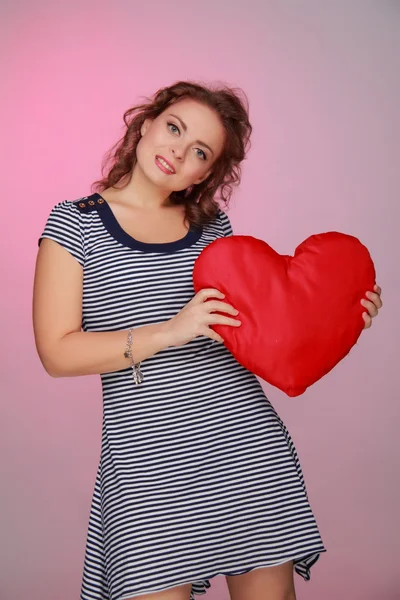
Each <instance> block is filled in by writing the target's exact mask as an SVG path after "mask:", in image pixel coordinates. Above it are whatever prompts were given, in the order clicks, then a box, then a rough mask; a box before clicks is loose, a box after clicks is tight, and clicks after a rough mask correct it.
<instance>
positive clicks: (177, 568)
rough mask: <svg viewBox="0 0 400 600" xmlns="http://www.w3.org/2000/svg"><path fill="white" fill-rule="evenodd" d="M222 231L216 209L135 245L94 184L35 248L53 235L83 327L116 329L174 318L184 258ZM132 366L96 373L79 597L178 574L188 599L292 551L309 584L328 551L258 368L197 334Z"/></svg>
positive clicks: (149, 585) (51, 220) (107, 599)
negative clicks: (205, 220) (176, 232)
mask: <svg viewBox="0 0 400 600" xmlns="http://www.w3.org/2000/svg"><path fill="white" fill-rule="evenodd" d="M227 235H232V229H231V224H230V221H229V219H228V216H227V214H226V213H225V212H224V211H222V210H219V212H218V215H217V217H216V218H215V219H214V220H213V221H212V222H211V223H209V224H208V225H206V226H204V227H202V228H196V227H193V226H192V227H191V228H190V230H189V231H188V233H187V235H186V236H185V237H184V238H182V239H180V240H178V241H176V242H170V243H163V244H149V243H143V242H139V241H137V240H135V239H134V238H133V237H131V236H130V235H129V234H128V233H127V232H126V231H124V230H123V229H122V228H121V226H120V225H119V223H118V221H117V219H116V218H115V216H114V213H113V211H112V210H111V207H110V205H109V204H108V203H107V202H106V200H105V199H104V198H102V196H101V195H99V194H92V195H91V196H87V197H83V198H79V199H78V200H74V201H70V200H64V201H62V202H59V203H58V204H56V205H55V206H54V207H53V208H52V210H51V212H50V214H49V216H48V219H47V222H46V224H45V228H44V231H43V233H42V235H41V237H40V238H39V244H40V240H41V239H42V238H44V237H46V238H50V239H53V240H55V241H57V242H58V243H60V244H61V245H62V246H64V248H66V250H67V251H68V252H70V253H71V254H72V256H74V257H75V259H76V260H77V261H78V262H79V264H80V265H81V266H82V267H83V277H84V280H83V305H82V329H83V331H118V330H123V329H125V330H127V329H128V328H129V327H131V326H133V327H140V326H142V325H148V324H150V323H161V322H163V321H166V320H167V319H170V318H172V317H173V316H174V315H176V314H177V312H178V311H179V310H180V309H181V308H183V306H185V304H187V303H188V302H189V300H190V299H191V298H192V297H193V295H194V288H193V281H192V272H193V265H194V261H195V260H196V258H197V257H198V256H199V254H200V252H201V251H202V250H203V248H205V247H206V246H207V245H208V244H210V243H211V242H212V241H213V240H215V239H216V238H219V237H222V236H227ZM224 291H226V290H224ZM228 295H229V292H228V293H227V301H228V302H229V300H228ZM123 350H124V348H122V349H121V352H123ZM141 369H142V372H143V375H144V381H143V383H141V384H140V385H135V384H134V382H133V378H132V369H131V368H130V367H127V368H123V369H121V370H120V371H116V372H113V373H102V374H101V375H100V377H101V382H102V395H103V424H102V444H101V455H100V459H99V464H98V469H97V475H96V481H95V486H94V492H93V497H92V503H91V507H90V516H89V523H88V533H87V541H86V553H85V560H84V565H83V577H82V587H81V596H80V598H81V600H124V599H128V598H132V597H135V596H138V595H140V594H146V593H150V592H157V591H161V590H166V589H168V588H172V587H174V586H179V585H182V584H187V583H191V584H192V588H191V596H190V598H191V600H194V594H196V595H197V594H205V593H206V591H207V589H208V588H209V587H210V579H211V578H212V577H215V576H216V575H235V574H241V573H246V572H248V571H251V570H252V569H256V568H259V567H266V566H273V565H279V564H281V563H284V562H286V561H289V560H294V568H295V571H296V572H297V573H298V574H299V575H300V576H301V577H303V578H304V579H305V580H309V578H310V568H311V566H312V565H313V564H314V563H315V562H316V560H317V559H318V558H319V555H320V553H321V552H325V548H324V546H323V542H322V540H321V536H320V533H319V530H318V527H317V524H316V522H315V517H314V515H313V512H312V510H311V508H310V505H309V501H308V497H307V491H306V487H305V484H304V479H303V474H302V470H301V466H300V464H299V460H298V456H297V453H296V449H295V447H294V445H293V442H292V439H291V437H290V435H289V433H288V430H287V428H286V427H285V425H284V423H283V422H282V420H281V419H280V417H279V416H278V414H277V412H276V411H275V409H274V408H273V406H272V405H271V403H270V402H269V400H268V399H267V397H266V395H265V393H264V391H263V388H262V386H261V384H260V382H259V380H258V379H257V377H256V376H255V375H254V374H253V373H251V372H250V371H248V370H247V369H245V368H244V367H242V366H241V365H240V364H239V363H238V362H237V361H236V359H235V358H234V357H233V356H232V354H231V353H230V352H229V351H228V349H227V348H226V347H225V346H224V345H223V344H221V343H219V342H215V341H213V340H211V339H210V338H208V337H206V336H199V337H197V338H195V339H194V340H192V341H191V342H189V343H187V344H185V345H183V346H179V347H169V348H166V349H164V350H161V351H160V352H158V353H157V354H155V355H154V356H152V357H150V358H148V359H146V360H144V361H143V362H142V366H141Z"/></svg>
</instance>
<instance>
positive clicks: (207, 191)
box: [92, 81, 252, 226]
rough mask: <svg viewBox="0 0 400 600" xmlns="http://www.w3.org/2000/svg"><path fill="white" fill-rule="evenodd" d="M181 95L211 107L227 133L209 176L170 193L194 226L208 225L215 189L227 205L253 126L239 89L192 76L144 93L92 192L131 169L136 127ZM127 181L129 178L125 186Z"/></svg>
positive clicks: (137, 134)
mask: <svg viewBox="0 0 400 600" xmlns="http://www.w3.org/2000/svg"><path fill="white" fill-rule="evenodd" d="M184 98H191V99H193V100H197V101H198V102H201V103H203V104H204V105H206V106H208V107H210V108H212V109H214V110H215V111H216V112H217V113H218V115H219V117H220V119H221V123H222V125H223V127H224V129H225V132H226V136H225V143H224V148H223V151H222V153H221V155H220V156H219V157H218V158H217V160H216V161H215V163H214V164H213V167H212V173H211V174H210V175H209V176H208V177H207V179H205V180H204V181H202V182H201V183H200V184H197V185H192V186H190V187H189V188H187V189H185V190H180V191H176V192H172V193H171V195H170V200H171V202H173V203H174V204H185V208H186V218H187V220H188V221H189V223H190V224H191V225H194V226H200V225H204V224H207V223H208V222H210V221H211V220H213V219H214V218H215V217H216V215H217V212H218V208H219V204H218V202H217V201H216V200H215V199H214V198H215V196H216V194H217V191H218V190H219V191H220V198H221V199H222V201H223V202H224V205H225V207H226V206H228V204H229V200H230V197H231V195H232V192H233V186H234V185H238V184H239V183H240V179H241V167H240V163H241V162H242V160H244V159H245V157H246V154H247V151H248V150H249V148H250V135H251V132H252V126H251V124H250V122H249V116H248V107H249V103H248V99H247V96H246V94H245V93H244V92H243V90H241V89H240V88H232V87H228V86H226V85H223V86H216V87H213V85H208V86H206V85H203V84H200V83H197V82H194V81H178V82H176V83H174V84H173V85H171V86H169V87H164V88H161V89H160V90H158V92H156V93H155V94H154V95H153V97H152V98H147V97H145V100H147V101H148V102H146V103H144V104H139V105H136V106H133V107H132V108H130V109H128V110H127V111H126V112H125V113H124V117H123V119H124V123H125V125H126V131H125V134H124V136H123V137H122V138H121V139H120V140H119V141H118V142H117V143H116V144H115V145H114V146H113V147H112V148H111V149H110V150H109V151H108V153H107V154H106V155H105V157H104V159H103V163H102V176H103V178H102V179H100V180H98V181H95V182H94V183H93V184H92V191H97V192H99V193H101V192H102V191H104V190H105V189H107V188H108V187H113V186H115V185H116V184H117V183H118V182H119V181H120V180H121V179H122V178H123V177H125V176H129V174H131V173H132V169H133V166H134V165H135V162H136V147H137V144H138V142H139V140H140V137H141V133H140V128H141V126H142V124H143V122H144V121H145V119H147V118H150V119H155V118H156V117H158V115H160V114H161V113H162V112H164V110H165V109H166V108H167V107H168V106H171V105H172V104H174V103H175V102H177V101H179V100H183V99H184ZM129 181H130V177H129V178H128V180H127V181H126V183H125V185H127V183H129ZM125 185H124V186H122V187H125Z"/></svg>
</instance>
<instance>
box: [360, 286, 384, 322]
mask: <svg viewBox="0 0 400 600" xmlns="http://www.w3.org/2000/svg"><path fill="white" fill-rule="evenodd" d="M381 294H382V289H381V288H380V287H379V285H375V286H374V291H373V292H367V293H366V294H365V295H366V296H367V298H368V300H365V298H363V299H362V300H361V304H362V305H363V306H365V308H366V309H367V311H368V312H363V314H362V316H363V319H364V321H365V325H364V329H369V328H370V327H371V325H372V319H373V318H374V317H376V315H377V314H378V311H379V309H380V308H382V306H383V302H382V299H381Z"/></svg>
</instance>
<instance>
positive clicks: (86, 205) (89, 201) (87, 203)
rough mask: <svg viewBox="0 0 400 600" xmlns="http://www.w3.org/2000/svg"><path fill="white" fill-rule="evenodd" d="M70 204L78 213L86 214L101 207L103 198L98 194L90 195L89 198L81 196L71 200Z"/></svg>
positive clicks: (103, 201)
mask: <svg viewBox="0 0 400 600" xmlns="http://www.w3.org/2000/svg"><path fill="white" fill-rule="evenodd" d="M71 204H73V205H74V207H75V208H76V210H78V211H79V212H80V213H88V212H93V211H95V210H98V209H99V208H100V207H101V206H102V205H104V204H105V200H104V198H102V197H101V196H100V194H97V193H95V194H91V195H90V196H82V198H78V199H77V200H73V201H72V202H71Z"/></svg>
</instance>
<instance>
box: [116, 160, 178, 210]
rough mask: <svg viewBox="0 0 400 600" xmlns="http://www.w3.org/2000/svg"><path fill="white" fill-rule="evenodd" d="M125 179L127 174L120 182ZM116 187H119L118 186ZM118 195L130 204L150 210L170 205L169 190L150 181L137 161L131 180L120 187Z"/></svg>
mask: <svg viewBox="0 0 400 600" xmlns="http://www.w3.org/2000/svg"><path fill="white" fill-rule="evenodd" d="M127 179H128V177H127V176H126V177H123V178H122V180H121V182H120V183H122V184H123V182H124V181H125V180H127ZM117 186H118V184H117ZM118 189H120V188H119V187H118ZM119 196H120V198H121V199H122V200H123V201H125V202H126V203H128V204H130V205H131V206H136V207H137V208H140V209H146V210H147V209H148V210H150V211H152V210H156V209H158V208H165V207H167V206H170V205H171V203H170V201H169V196H170V192H169V191H167V190H165V189H164V188H161V187H160V186H157V185H155V184H154V183H153V182H152V181H150V180H149V179H148V178H147V177H146V175H145V174H144V173H143V171H142V169H141V168H140V166H139V164H138V163H136V164H135V165H134V167H133V170H132V177H131V180H130V181H129V183H128V184H127V185H126V186H125V187H124V188H121V192H120V194H119Z"/></svg>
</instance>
